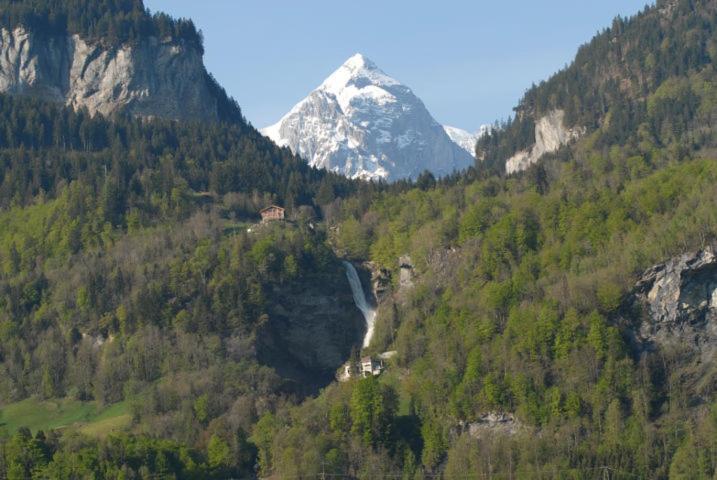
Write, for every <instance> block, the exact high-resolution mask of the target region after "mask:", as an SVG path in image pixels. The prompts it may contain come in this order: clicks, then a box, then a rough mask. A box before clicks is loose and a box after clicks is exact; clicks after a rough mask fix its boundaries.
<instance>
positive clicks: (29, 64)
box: [0, 27, 218, 121]
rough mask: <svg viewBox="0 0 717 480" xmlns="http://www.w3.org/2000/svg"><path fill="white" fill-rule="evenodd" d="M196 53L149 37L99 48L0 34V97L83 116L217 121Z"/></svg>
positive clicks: (21, 33) (66, 39)
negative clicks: (33, 99)
mask: <svg viewBox="0 0 717 480" xmlns="http://www.w3.org/2000/svg"><path fill="white" fill-rule="evenodd" d="M209 81H210V80H209V77H208V75H207V72H206V70H205V68H204V65H203V63H202V54H201V52H200V51H199V49H198V48H196V47H195V46H193V45H190V44H187V43H185V42H182V41H174V40H159V39H157V38H154V37H150V38H147V39H146V40H142V41H141V42H139V44H138V45H133V46H129V45H126V46H123V47H122V48H118V49H105V48H104V47H102V46H101V45H92V44H88V43H86V42H85V41H84V40H83V39H82V38H80V37H79V35H72V36H47V35H41V34H37V33H34V32H28V31H26V30H25V29H24V28H22V27H18V28H16V29H14V30H12V31H11V30H8V29H4V28H3V29H2V30H0V92H3V93H9V94H15V95H33V96H37V97H40V98H43V99H45V100H50V101H55V102H60V103H63V104H66V105H68V106H71V107H73V108H75V109H80V108H86V109H87V110H88V111H89V112H90V113H91V114H93V115H94V114H96V113H100V114H103V115H110V114H113V113H115V112H118V111H125V112H127V113H130V114H133V115H138V116H142V117H163V118H170V119H176V120H196V121H213V120H217V118H218V115H217V100H216V98H213V96H212V93H211V90H210V88H209V83H208V82H209Z"/></svg>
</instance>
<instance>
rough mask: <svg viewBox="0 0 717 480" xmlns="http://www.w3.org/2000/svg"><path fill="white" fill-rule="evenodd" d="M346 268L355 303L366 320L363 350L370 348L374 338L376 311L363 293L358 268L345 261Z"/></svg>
mask: <svg viewBox="0 0 717 480" xmlns="http://www.w3.org/2000/svg"><path fill="white" fill-rule="evenodd" d="M342 263H343V264H344V268H346V278H348V280H349V285H350V286H351V293H352V294H353V297H354V303H355V304H356V306H357V307H358V309H359V310H361V313H362V314H363V318H364V319H365V320H366V335H364V337H363V348H366V347H368V346H369V345H370V344H371V337H373V331H374V327H375V324H376V309H375V308H373V307H372V306H371V304H370V303H369V302H368V300H367V299H366V294H365V293H364V291H363V286H362V285H361V279H360V278H359V276H358V272H357V271H356V267H354V266H353V264H352V263H351V262H348V261H346V260H343V261H342Z"/></svg>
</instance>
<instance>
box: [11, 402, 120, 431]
mask: <svg viewBox="0 0 717 480" xmlns="http://www.w3.org/2000/svg"><path fill="white" fill-rule="evenodd" d="M131 420H132V417H131V415H130V414H129V409H128V406H127V404H126V403H118V404H115V405H112V406H110V407H107V408H103V409H98V408H97V405H96V404H95V403H94V402H80V401H77V400H45V401H42V400H37V399H27V400H23V401H21V402H17V403H11V404H9V405H5V406H2V407H0V429H4V430H5V431H6V432H8V433H13V432H15V431H16V430H17V429H18V428H20V427H27V428H29V429H30V430H31V431H32V432H33V433H34V432H36V431H38V430H45V431H47V430H53V429H72V430H75V429H76V430H78V431H80V432H82V433H85V434H87V435H92V436H100V437H101V436H105V435H107V434H108V433H112V432H113V431H117V430H121V429H123V428H125V427H127V426H129V424H130V422H131Z"/></svg>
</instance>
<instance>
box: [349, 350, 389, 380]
mask: <svg viewBox="0 0 717 480" xmlns="http://www.w3.org/2000/svg"><path fill="white" fill-rule="evenodd" d="M386 353H395V352H386ZM385 355H386V354H383V353H382V354H381V355H379V356H378V357H368V356H367V357H363V358H361V361H360V362H353V361H351V360H349V361H348V362H346V363H344V364H343V365H342V366H341V368H340V369H339V370H338V372H337V374H336V378H337V379H338V380H339V382H347V381H349V380H351V379H352V378H356V377H362V378H367V377H375V376H378V375H381V373H382V372H383V371H384V369H385V368H386V365H385V364H384V358H385V359H389V358H391V357H392V356H393V355H389V356H385Z"/></svg>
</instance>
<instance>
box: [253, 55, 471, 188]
mask: <svg viewBox="0 0 717 480" xmlns="http://www.w3.org/2000/svg"><path fill="white" fill-rule="evenodd" d="M262 133H264V134H265V135H267V136H268V137H269V138H271V139H272V140H274V141H275V142H276V143H277V144H278V145H281V146H288V147H290V148H291V149H292V151H294V152H295V153H296V154H298V155H300V156H302V157H303V158H305V159H307V160H308V162H309V163H310V164H311V165H312V166H315V167H319V168H325V169H328V170H332V171H335V172H338V173H342V174H344V175H346V176H348V177H351V178H364V179H384V180H396V179H401V178H416V177H417V176H418V175H419V174H420V173H421V172H422V171H424V170H429V171H431V172H433V173H434V174H436V175H447V174H450V173H452V172H453V171H455V170H461V169H464V168H466V167H468V166H469V165H471V164H472V163H473V159H472V156H471V155H470V154H468V153H467V152H466V151H465V150H463V149H462V148H461V147H459V146H458V145H456V144H455V143H454V142H453V141H452V140H451V139H450V138H449V137H448V135H447V134H446V132H445V131H444V130H443V128H442V127H441V125H439V124H438V123H437V122H436V121H435V120H434V119H433V117H431V115H430V113H429V112H428V110H426V107H425V106H424V105H423V102H421V100H420V99H418V98H417V97H416V96H415V95H414V94H413V92H412V91H411V90H410V89H409V88H408V87H406V86H404V85H402V84H400V83H399V82H398V81H396V80H395V79H393V78H391V77H389V76H388V75H386V74H385V73H384V72H382V71H381V70H380V69H379V68H378V67H377V66H376V64H374V63H373V62H371V61H370V60H369V59H367V58H366V57H364V56H363V55H361V54H356V55H354V56H353V57H351V58H350V59H348V60H347V61H346V62H345V63H344V64H343V65H342V66H341V67H339V69H338V70H336V71H335V72H334V73H333V74H332V75H331V76H329V77H328V78H327V79H326V80H325V81H324V82H323V83H322V84H321V85H320V86H319V87H318V88H317V89H316V90H314V91H313V92H311V93H310V94H309V96H308V97H306V98H305V99H304V100H302V101H301V102H299V103H298V104H297V105H296V106H294V108H292V109H291V111H290V112H289V113H288V114H287V115H286V116H284V117H283V118H282V119H281V120H279V122H277V123H276V124H274V125H272V126H270V127H267V128H265V129H263V130H262Z"/></svg>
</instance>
